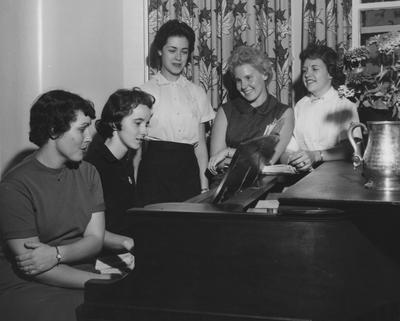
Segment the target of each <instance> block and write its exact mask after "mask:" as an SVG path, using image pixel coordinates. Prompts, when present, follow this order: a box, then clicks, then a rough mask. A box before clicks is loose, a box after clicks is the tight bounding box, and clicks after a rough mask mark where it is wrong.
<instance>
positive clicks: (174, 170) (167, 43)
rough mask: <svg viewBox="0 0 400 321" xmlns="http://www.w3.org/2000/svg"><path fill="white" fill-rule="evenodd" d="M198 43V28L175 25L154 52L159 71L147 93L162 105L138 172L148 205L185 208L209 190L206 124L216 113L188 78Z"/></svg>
mask: <svg viewBox="0 0 400 321" xmlns="http://www.w3.org/2000/svg"><path fill="white" fill-rule="evenodd" d="M194 42H195V35H194V31H193V30H192V28H190V27H189V26H188V25H187V24H185V23H184V22H180V21H178V20H170V21H168V22H166V23H165V24H163V25H162V26H161V28H160V29H159V30H158V32H157V34H156V36H155V39H154V42H153V43H152V46H151V50H150V64H151V67H154V68H157V69H158V70H159V71H158V73H157V74H156V75H155V76H154V77H153V78H152V79H151V80H150V81H148V82H146V83H145V84H144V85H143V86H142V87H141V88H142V89H143V90H144V91H146V92H148V93H150V94H152V95H153V96H154V97H155V100H156V101H155V103H154V106H153V116H152V118H151V119H150V123H149V128H148V133H149V136H148V139H149V140H150V141H149V143H148V146H147V147H146V148H144V150H143V151H144V152H143V155H142V160H141V162H140V166H139V171H138V186H137V187H138V192H139V198H140V199H141V201H142V204H143V205H146V204H151V203H160V202H180V201H184V200H186V199H188V198H190V197H193V196H195V195H197V194H199V193H200V192H201V191H207V190H208V180H207V178H206V176H205V171H206V169H207V162H208V152H207V147H206V138H205V123H206V122H208V121H210V120H211V119H213V118H214V111H213V109H212V107H211V105H210V102H209V100H208V98H207V95H206V93H205V92H204V90H203V89H202V88H201V87H199V86H197V85H195V84H193V83H192V82H190V81H189V80H187V79H186V78H185V77H184V76H183V74H182V73H183V71H184V68H185V67H186V65H187V64H188V62H189V61H190V57H191V55H192V52H193V49H194Z"/></svg>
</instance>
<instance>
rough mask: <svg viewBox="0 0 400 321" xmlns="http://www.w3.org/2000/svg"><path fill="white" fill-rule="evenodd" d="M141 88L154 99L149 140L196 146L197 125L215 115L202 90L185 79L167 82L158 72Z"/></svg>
mask: <svg viewBox="0 0 400 321" xmlns="http://www.w3.org/2000/svg"><path fill="white" fill-rule="evenodd" d="M141 89H142V90H144V91H146V92H148V93H149V94H151V95H153V96H154V98H155V99H156V101H155V103H154V105H153V108H152V112H153V115H152V117H151V119H150V123H149V127H148V135H149V136H150V138H154V139H157V140H163V141H170V142H177V143H186V144H196V143H197V142H198V141H199V124H201V123H205V122H207V121H210V120H212V119H214V116H215V112H214V110H213V108H212V107H211V104H210V102H209V99H208V97H207V95H206V93H205V91H204V90H203V89H202V88H201V87H200V86H197V85H195V84H193V83H192V82H190V81H189V80H187V79H186V78H185V77H184V76H180V77H179V78H178V80H177V81H169V80H167V79H166V78H165V77H164V76H163V75H162V74H161V73H160V72H158V73H157V74H156V75H155V76H154V77H153V78H152V79H151V80H149V81H148V82H146V83H145V84H143V85H142V86H141Z"/></svg>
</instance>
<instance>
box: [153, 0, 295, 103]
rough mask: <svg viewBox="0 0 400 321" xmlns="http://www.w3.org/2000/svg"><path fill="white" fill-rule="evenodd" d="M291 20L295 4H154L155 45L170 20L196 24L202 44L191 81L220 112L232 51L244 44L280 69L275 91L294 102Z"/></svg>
mask: <svg viewBox="0 0 400 321" xmlns="http://www.w3.org/2000/svg"><path fill="white" fill-rule="evenodd" d="M290 16H291V12H290V0H150V1H149V24H148V28H149V29H148V30H149V46H150V44H151V42H152V41H153V39H154V35H155V33H156V32H157V30H158V29H159V27H160V26H161V25H162V24H163V23H164V22H165V21H167V20H170V19H179V20H181V21H184V22H186V23H187V24H188V25H190V26H191V27H192V28H193V29H194V31H195V34H196V44H195V50H194V54H193V61H192V64H190V65H189V67H188V68H187V69H186V76H187V77H188V78H189V79H192V80H193V81H194V82H195V83H197V84H201V85H202V86H203V88H204V89H205V90H206V92H207V94H208V95H209V97H210V100H211V103H212V105H213V107H214V108H218V107H219V106H220V105H221V103H223V102H225V101H226V98H227V90H226V88H225V87H224V86H223V75H224V74H225V73H226V71H227V60H228V57H229V56H230V54H231V52H232V50H233V49H234V48H236V47H237V46H240V45H250V46H257V47H259V48H261V49H262V50H264V51H265V52H266V53H267V54H268V56H269V57H270V58H271V60H272V62H273V65H274V70H275V74H274V79H273V80H272V81H271V82H270V84H269V88H268V90H269V92H270V93H271V94H272V95H274V96H276V97H277V98H278V100H280V101H281V102H283V103H290V102H291V100H292V93H291V82H292V70H291V67H292V64H291V48H290V43H291V42H290V34H291V33H290V19H289V17H290ZM152 72H154V71H151V73H152Z"/></svg>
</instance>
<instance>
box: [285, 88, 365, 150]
mask: <svg viewBox="0 0 400 321" xmlns="http://www.w3.org/2000/svg"><path fill="white" fill-rule="evenodd" d="M294 118H295V126H294V131H293V136H292V139H291V140H290V142H289V145H288V147H287V150H291V151H296V150H299V149H300V150H327V149H330V148H332V147H334V146H336V145H337V144H338V143H339V142H341V141H343V140H346V139H347V129H348V128H349V126H350V124H351V123H352V122H359V118H358V113H357V105H356V104H354V103H352V102H351V101H349V100H348V99H346V98H341V97H339V94H338V92H337V91H336V90H335V89H334V88H333V87H331V88H330V89H329V90H328V91H327V92H326V93H325V94H324V95H323V96H322V97H321V98H312V97H311V96H305V97H303V98H302V99H300V100H299V101H298V103H297V104H296V106H295V107H294ZM355 135H356V136H357V137H361V132H360V131H356V132H355Z"/></svg>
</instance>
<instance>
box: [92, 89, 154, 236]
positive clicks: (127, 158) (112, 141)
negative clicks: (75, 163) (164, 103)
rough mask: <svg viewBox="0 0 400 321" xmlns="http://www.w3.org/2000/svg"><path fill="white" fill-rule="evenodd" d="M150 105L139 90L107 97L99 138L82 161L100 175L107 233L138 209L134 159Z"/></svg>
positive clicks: (117, 230)
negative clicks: (130, 211)
mask: <svg viewBox="0 0 400 321" xmlns="http://www.w3.org/2000/svg"><path fill="white" fill-rule="evenodd" d="M153 103H154V98H153V97H152V96H151V95H149V94H147V93H145V92H144V91H141V90H140V89H138V88H134V89H132V90H130V89H119V90H117V91H115V92H114V93H113V94H112V95H111V96H110V97H109V98H108V100H107V102H106V104H105V105H104V108H103V111H102V113H101V118H100V119H99V120H97V121H96V129H97V133H98V134H99V135H100V136H101V139H95V140H94V141H93V142H92V143H91V144H90V147H89V150H88V153H87V154H86V156H85V160H86V161H88V162H89V163H91V164H93V165H94V166H95V167H96V168H97V170H98V171H99V174H100V178H101V182H102V185H103V191H104V200H105V204H106V211H105V214H106V229H107V231H110V232H113V233H121V231H122V230H123V228H124V227H125V226H126V224H125V217H126V210H127V209H129V208H131V207H134V206H137V202H136V200H135V176H136V175H135V173H134V171H135V169H134V167H133V156H134V153H135V150H137V149H138V148H140V146H141V143H142V141H143V137H144V136H145V135H146V134H147V123H148V122H149V119H150V116H151V111H150V108H151V107H152V105H153ZM115 237H119V236H118V235H116V236H115ZM117 243H118V242H117Z"/></svg>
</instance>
